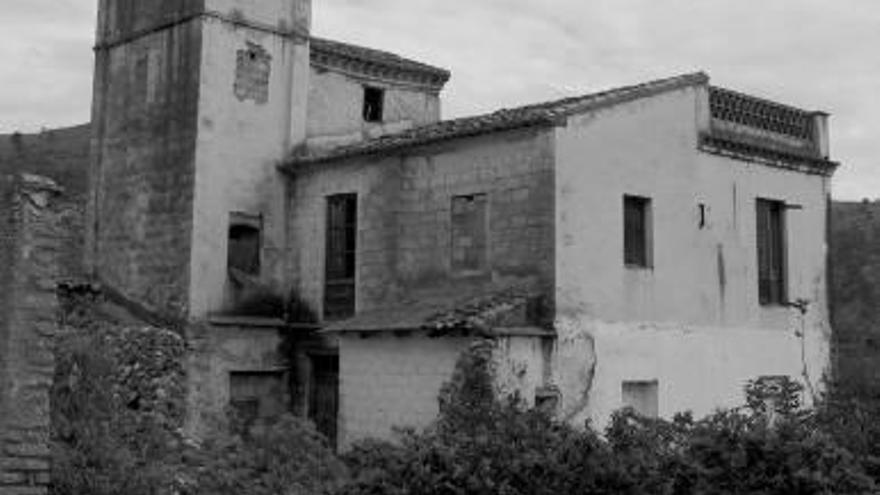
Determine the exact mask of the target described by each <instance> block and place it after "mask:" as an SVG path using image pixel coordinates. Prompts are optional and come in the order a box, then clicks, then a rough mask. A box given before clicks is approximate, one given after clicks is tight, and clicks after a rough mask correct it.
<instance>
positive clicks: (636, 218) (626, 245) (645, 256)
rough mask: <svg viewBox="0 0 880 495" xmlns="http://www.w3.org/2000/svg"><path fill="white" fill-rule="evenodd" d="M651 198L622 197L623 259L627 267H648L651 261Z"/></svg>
mask: <svg viewBox="0 0 880 495" xmlns="http://www.w3.org/2000/svg"><path fill="white" fill-rule="evenodd" d="M651 221H652V218H651V199H650V198H644V197H641V196H629V195H626V196H624V197H623V261H624V264H625V265H626V266H628V267H635V268H649V267H651V265H652V262H653V259H652V257H653V252H652V251H653V247H652V245H651V243H652V240H653V239H652V225H651Z"/></svg>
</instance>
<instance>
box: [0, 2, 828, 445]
mask: <svg viewBox="0 0 880 495" xmlns="http://www.w3.org/2000/svg"><path fill="white" fill-rule="evenodd" d="M310 10H311V5H310V0H274V1H271V2H269V1H265V2H262V1H261V2H254V1H244V0H192V1H165V2H143V1H138V0H100V7H99V22H98V29H97V43H96V47H95V54H96V67H95V86H94V89H95V93H94V100H93V112H92V152H91V154H92V158H91V168H90V171H89V174H90V177H91V188H90V194H89V199H88V202H89V208H88V210H89V211H88V215H87V219H86V227H85V230H86V234H85V238H86V243H85V244H86V245H85V246H84V248H83V249H84V250H85V254H84V258H85V266H86V270H87V272H88V274H89V275H90V276H91V277H94V279H95V280H97V281H99V282H100V283H101V284H102V285H103V286H105V287H107V288H110V289H112V290H113V291H114V292H115V293H118V295H119V297H122V298H127V299H128V300H131V301H136V302H137V303H138V304H139V305H141V306H143V307H145V308H146V309H148V310H149V311H151V312H152V313H154V314H157V315H162V317H164V318H167V319H168V320H169V321H174V322H178V323H179V325H180V328H182V329H183V332H184V333H185V336H186V338H187V340H188V341H189V345H190V348H191V349H192V353H191V355H190V357H189V362H188V363H187V370H188V380H189V392H188V414H189V418H188V428H189V430H190V431H191V432H192V433H194V434H200V433H202V432H204V431H205V429H206V428H207V427H208V423H209V422H210V419H211V417H212V416H214V415H218V414H223V413H224V412H225V411H228V410H229V408H230V407H231V408H234V409H236V410H238V411H239V412H241V413H242V414H245V415H247V416H249V417H254V418H256V417H268V416H272V415H276V414H279V413H280V412H283V411H286V410H292V411H294V412H296V413H298V414H301V415H304V416H308V417H310V418H312V419H313V420H314V421H315V423H316V424H317V425H318V427H319V428H320V429H321V430H322V431H323V432H324V433H326V434H327V435H328V436H329V437H330V438H331V439H333V441H335V442H336V444H337V445H339V446H346V445H350V443H351V442H352V441H355V440H357V439H360V438H364V437H367V436H379V437H383V436H388V435H390V433H391V428H392V427H393V426H424V425H426V424H427V423H429V422H430V421H431V420H432V419H433V418H434V417H435V416H436V414H437V410H438V403H437V393H438V391H439V389H440V387H441V385H442V384H443V383H444V382H445V381H446V380H447V379H448V378H449V377H450V375H451V373H452V371H453V367H454V364H455V361H456V359H457V357H458V356H459V355H460V353H461V352H462V351H463V350H464V349H466V348H467V347H468V345H469V343H470V342H471V341H472V340H473V339H474V338H490V339H493V340H494V342H495V365H496V371H497V380H498V388H499V391H501V392H502V393H514V392H516V393H518V394H519V395H520V396H521V397H522V398H523V399H524V400H525V401H526V402H527V403H529V404H540V405H543V406H544V407H547V408H549V409H550V410H553V411H554V413H555V414H556V415H557V416H558V417H559V418H562V419H565V420H567V421H571V422H573V423H577V424H583V422H584V421H585V420H591V421H592V422H593V424H596V425H602V424H604V423H605V422H607V420H608V418H609V416H610V414H611V412H612V411H614V410H615V409H618V408H620V407H623V406H631V407H634V408H636V409H637V410H638V411H640V412H641V413H643V414H647V415H660V416H669V415H671V414H673V413H675V412H678V411H683V410H692V411H694V412H695V413H696V414H702V413H707V412H710V411H711V410H712V409H714V408H716V407H724V406H736V405H738V404H740V403H741V402H742V400H743V394H742V387H743V385H744V384H745V383H746V381H747V380H749V379H752V378H756V377H758V376H766V375H789V376H792V377H794V378H797V379H799V380H801V381H802V382H803V383H804V384H805V385H807V389H808V390H818V389H819V388H821V386H822V382H823V378H825V376H826V374H827V373H828V372H829V371H830V361H831V358H830V340H831V328H830V323H829V315H828V300H827V299H828V298H827V294H826V288H827V275H826V272H827V266H826V257H827V253H826V251H827V242H826V235H827V234H826V225H827V215H828V209H829V204H828V201H829V199H828V198H829V191H830V178H831V175H832V174H833V172H834V170H835V168H836V166H837V164H836V163H835V162H833V161H831V160H830V159H829V145H828V129H827V115H826V114H824V113H822V112H813V111H804V110H800V109H797V108H793V107H790V106H787V105H783V104H780V103H775V102H771V101H767V100H764V99H761V98H757V97H752V96H748V95H744V94H740V93H737V92H734V91H730V90H727V89H722V88H719V87H715V86H712V85H711V84H710V82H709V78H708V76H707V75H705V74H703V73H695V74H686V75H680V76H676V77H670V78H667V79H661V80H656V81H651V82H646V83H642V84H637V85H633V86H625V87H620V88H616V89H611V90H608V91H603V92H599V93H593V94H588V95H583V96H577V97H572V98H566V99H562V100H558V101H552V102H546V103H540V104H534V105H528V106H523V107H519V108H513V109H504V110H499V111H497V112H494V113H490V114H487V115H479V116H474V117H465V118H459V119H454V120H442V119H441V111H440V106H441V101H440V94H441V92H442V90H443V87H444V85H445V84H446V82H447V81H448V79H449V77H450V73H449V72H447V71H446V70H444V69H440V68H436V67H432V66H430V65H427V64H424V63H421V62H417V61H413V60H408V59H405V58H402V57H400V56H397V55H394V54H391V53H387V52H384V51H378V50H373V49H369V48H364V47H359V46H354V45H350V44H347V43H342V42H337V41H331V40H325V39H320V38H317V37H314V36H311V34H310V24H311V21H310V17H311V16H310ZM34 181H36V179H29V182H28V181H25V183H23V184H24V185H21V186H20V189H21V188H23V189H22V190H24V191H25V192H27V191H30V189H28V188H31V189H34V188H36V189H38V190H40V191H43V189H47V188H48V189H51V187H50V186H49V185H45V184H43V183H41V182H34ZM53 187H54V186H53ZM40 188H43V189H40ZM36 189H35V190H36ZM48 189H47V190H48ZM27 194H31V193H29V192H28V193H27ZM27 194H26V196H27ZM33 194H36V193H33ZM41 194H42V195H48V196H47V197H50V196H51V193H50V192H40V193H39V194H37V195H36V196H34V197H35V198H38V199H36V200H34V201H37V203H35V204H42V200H41V199H39V198H40V197H42V196H40V195H41ZM27 197H30V196H27ZM4 201H5V200H4ZM27 211H30V210H27ZM28 218H29V217H28ZM68 244H73V243H71V242H68ZM59 249H60V248H59ZM13 265H14V263H13V264H9V266H10V267H14V266H13ZM4 266H6V265H4ZM44 295H45V294H44ZM10 297H11V296H10ZM10 301H12V299H10ZM13 302H14V301H13ZM9 304H12V302H10V303H9ZM23 307H25V308H26V309H27V308H30V309H33V307H32V305H30V306H28V305H25V306H23ZM10 314H11V313H10ZM4 328H5V326H4ZM5 349H6V348H5V347H0V351H4V352H5ZM0 372H2V373H5V371H3V370H0ZM6 381H8V380H6V375H5V374H2V375H0V384H2V383H5V382H6ZM43 385H45V384H42V385H41V386H43ZM4 386H5V385H4ZM0 426H2V425H0Z"/></svg>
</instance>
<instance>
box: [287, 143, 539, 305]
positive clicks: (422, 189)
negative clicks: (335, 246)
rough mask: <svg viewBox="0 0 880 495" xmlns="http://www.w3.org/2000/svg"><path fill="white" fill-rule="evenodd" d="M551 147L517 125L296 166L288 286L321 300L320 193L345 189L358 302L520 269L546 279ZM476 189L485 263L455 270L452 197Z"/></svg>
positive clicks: (517, 276)
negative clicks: (373, 155)
mask: <svg viewBox="0 0 880 495" xmlns="http://www.w3.org/2000/svg"><path fill="white" fill-rule="evenodd" d="M552 153H553V151H552V134H551V133H549V132H548V131H516V132H513V133H506V134H500V135H493V136H489V137H485V138H478V139H473V140H465V141H459V142H457V143H455V144H454V145H448V146H446V147H442V148H431V149H424V150H421V151H415V152H413V151H410V152H409V154H408V155H407V156H405V157H397V156H392V157H387V158H383V159H377V160H375V161H370V162H367V163H363V162H356V163H354V162H352V163H340V164H331V165H326V164H325V165H322V166H321V168H320V172H319V173H311V172H304V173H302V174H300V175H298V177H297V178H296V179H295V182H294V187H293V188H291V199H292V207H291V208H290V211H291V217H290V222H291V224H290V227H289V231H290V232H291V239H290V256H291V260H290V266H291V270H290V271H289V273H290V274H291V277H292V280H294V281H295V282H296V284H297V285H296V287H294V288H295V289H296V290H297V291H298V292H299V293H300V296H301V297H302V298H303V299H304V300H305V301H307V302H308V303H310V304H312V305H313V307H314V308H320V300H321V295H322V293H323V286H322V284H323V259H322V254H323V248H324V246H323V243H324V238H325V237H324V228H325V226H324V217H325V214H324V213H323V208H325V207H326V206H325V205H326V199H325V198H326V196H328V195H331V194H340V193H352V192H354V193H357V194H358V210H359V215H358V239H357V241H358V242H357V245H358V250H357V277H356V278H357V304H356V305H357V310H358V312H362V311H369V310H373V309H378V308H383V307H387V306H394V305H398V304H400V302H401V301H403V300H405V299H407V298H412V297H419V298H421V299H422V300H424V299H425V298H430V297H432V294H434V293H437V292H446V293H448V292H454V293H457V294H460V295H465V294H467V293H470V292H474V293H478V292H480V291H483V290H485V289H486V288H487V287H490V286H494V285H498V284H506V283H514V282H517V281H520V280H523V279H538V280H539V281H541V282H543V283H546V284H547V286H552V282H553V273H554V261H553V259H554V214H555V213H554V179H553V154H552ZM474 194H485V195H486V201H487V211H488V223H487V229H488V239H487V243H488V247H487V250H488V259H487V264H486V267H485V269H483V270H479V271H468V272H467V273H459V272H457V271H454V270H452V232H451V230H452V211H451V209H452V198H453V197H454V196H460V195H474Z"/></svg>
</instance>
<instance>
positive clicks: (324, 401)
mask: <svg viewBox="0 0 880 495" xmlns="http://www.w3.org/2000/svg"><path fill="white" fill-rule="evenodd" d="M311 365H312V373H311V380H310V383H309V405H308V411H309V419H311V420H312V422H314V423H315V427H316V428H317V429H318V431H319V432H321V433H323V434H324V436H326V437H327V439H328V440H329V441H330V445H332V446H333V447H334V448H335V446H336V437H337V420H338V416H339V356H337V355H329V354H328V355H313V356H311Z"/></svg>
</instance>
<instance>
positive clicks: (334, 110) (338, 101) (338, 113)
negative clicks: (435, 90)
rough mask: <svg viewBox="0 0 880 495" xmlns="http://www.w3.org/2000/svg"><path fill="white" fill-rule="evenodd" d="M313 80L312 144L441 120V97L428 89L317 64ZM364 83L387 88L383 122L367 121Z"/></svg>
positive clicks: (333, 143)
mask: <svg viewBox="0 0 880 495" xmlns="http://www.w3.org/2000/svg"><path fill="white" fill-rule="evenodd" d="M310 79H311V85H310V88H309V104H308V114H309V115H308V137H309V141H310V144H311V145H317V146H322V145H323V146H328V145H337V144H342V143H346V142H353V141H359V140H362V139H364V138H365V137H375V136H378V135H381V134H385V133H387V132H393V131H396V130H401V129H403V128H407V127H412V126H419V125H425V124H429V123H432V122H436V121H437V120H439V119H440V97H439V96H438V95H436V94H432V93H429V92H426V91H425V90H424V89H420V88H413V87H408V86H404V85H401V84H397V83H391V82H387V81H375V80H370V79H365V78H358V77H355V76H353V75H348V74H343V73H341V72H336V71H332V70H326V69H322V68H317V67H312V72H311V76H310ZM364 85H369V86H373V87H378V88H383V89H385V103H384V111H383V121H382V122H381V123H370V122H365V121H364V120H363V113H362V112H363V99H364ZM331 138H332V139H331Z"/></svg>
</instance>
